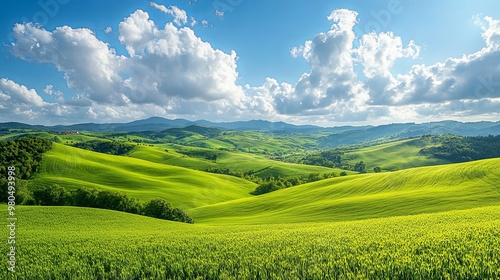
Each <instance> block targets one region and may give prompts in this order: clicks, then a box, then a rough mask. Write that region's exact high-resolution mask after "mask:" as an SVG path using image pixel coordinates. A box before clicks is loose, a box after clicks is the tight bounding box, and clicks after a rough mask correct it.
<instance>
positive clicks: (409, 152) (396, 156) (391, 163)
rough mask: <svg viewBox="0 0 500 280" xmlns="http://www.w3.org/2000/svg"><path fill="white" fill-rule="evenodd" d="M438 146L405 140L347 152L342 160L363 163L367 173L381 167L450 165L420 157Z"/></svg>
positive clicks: (400, 167) (416, 139)
mask: <svg viewBox="0 0 500 280" xmlns="http://www.w3.org/2000/svg"><path fill="white" fill-rule="evenodd" d="M432 145H436V144H435V143H433V142H432V140H431V139H425V138H420V137H419V138H414V139H405V140H400V141H395V142H390V143H385V144H380V145H375V146H371V147H367V148H361V149H356V150H353V151H350V152H346V153H345V155H344V156H343V157H342V158H345V159H348V160H347V162H348V163H350V164H351V165H354V164H356V162H359V161H363V162H364V163H365V164H366V171H367V172H373V168H374V167H376V166H379V167H381V168H382V170H390V171H394V170H401V169H407V168H412V167H420V166H431V165H440V164H446V163H449V162H447V161H445V160H441V159H437V158H432V157H428V156H423V155H419V154H418V152H419V151H420V150H421V149H422V148H425V147H429V146H432Z"/></svg>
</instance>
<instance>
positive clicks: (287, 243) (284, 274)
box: [0, 206, 500, 280]
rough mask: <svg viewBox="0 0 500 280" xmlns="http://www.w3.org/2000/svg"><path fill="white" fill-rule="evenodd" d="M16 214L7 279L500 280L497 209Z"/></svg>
mask: <svg viewBox="0 0 500 280" xmlns="http://www.w3.org/2000/svg"><path fill="white" fill-rule="evenodd" d="M0 209H1V210H2V212H5V210H6V206H1V207H0ZM16 214H17V217H18V219H19V220H18V224H17V229H16V230H17V232H16V261H17V264H16V271H17V272H16V273H15V274H12V273H10V274H9V272H8V271H7V269H6V266H7V265H6V258H7V256H6V255H7V253H8V250H9V249H8V247H7V246H5V245H4V246H2V249H1V250H0V251H1V252H2V263H3V264H4V269H2V270H1V271H0V278H1V279H30V280H38V279H82V280H85V279H499V278H500V258H499V257H498V256H499V255H500V207H483V208H477V209H471V210H465V211H451V212H444V213H437V214H423V215H416V216H404V217H391V218H383V219H372V220H363V221H351V222H337V223H302V224H282V225H276V224H274V225H255V226H252V225H245V226H205V225H196V224H195V225H187V224H180V223H173V222H168V221H162V220H157V219H152V218H148V217H142V216H136V215H131V214H126V213H119V212H114V211H108V210H98V209H89V208H87V209H85V208H75V207H34V206H30V207H19V208H18V209H17V212H16ZM0 233H1V234H2V236H7V235H8V228H7V227H5V226H3V227H2V228H1V230H0Z"/></svg>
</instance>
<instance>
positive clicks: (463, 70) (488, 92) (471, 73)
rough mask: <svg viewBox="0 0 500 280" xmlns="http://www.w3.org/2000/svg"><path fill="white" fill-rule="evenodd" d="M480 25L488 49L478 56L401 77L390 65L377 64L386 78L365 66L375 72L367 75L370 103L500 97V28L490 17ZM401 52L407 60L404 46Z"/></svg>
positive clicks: (450, 60) (422, 68) (418, 69)
mask: <svg viewBox="0 0 500 280" xmlns="http://www.w3.org/2000/svg"><path fill="white" fill-rule="evenodd" d="M476 22H479V24H481V26H482V29H483V33H482V36H483V38H484V40H485V44H486V47H485V48H483V49H481V50H479V51H478V52H476V53H473V54H469V55H464V56H463V57H461V58H448V59H447V60H446V61H445V62H439V63H436V64H434V65H429V66H427V65H414V66H413V67H412V68H411V69H410V70H409V72H408V73H406V74H402V75H398V76H397V77H393V76H392V74H391V73H390V72H389V71H386V70H387V69H389V68H390V67H389V68H384V67H383V66H384V65H387V64H384V63H375V65H377V64H378V65H380V67H381V69H383V70H384V71H383V72H382V73H385V74H382V75H379V74H378V73H377V72H376V70H375V68H374V67H371V68H366V64H365V71H366V70H367V69H373V71H368V73H365V75H366V76H367V77H368V80H367V81H366V82H365V85H366V87H367V89H368V91H369V93H370V98H371V99H370V103H371V104H382V105H393V106H404V105H412V104H424V103H444V102H449V101H459V100H481V99H484V98H497V97H500V66H499V65H500V48H499V40H498V38H499V34H500V24H499V21H497V20H493V19H491V18H489V17H485V18H484V21H478V20H476ZM380 35H381V34H379V37H380ZM366 36H367V35H365V37H366ZM365 37H363V38H365ZM363 42H364V40H362V43H363ZM362 47H363V46H362ZM412 48H413V46H412V43H410V45H409V46H408V47H407V48H406V54H408V55H411V54H412V53H415V52H414V51H412ZM360 49H361V48H360ZM397 49H398V53H399V56H400V57H404V54H405V50H404V49H402V48H401V47H400V46H398V47H397ZM362 58H363V61H364V62H365V63H367V62H369V61H370V59H369V57H368V59H366V56H365V55H364V56H362ZM389 66H392V65H391V64H389ZM372 73H373V74H372Z"/></svg>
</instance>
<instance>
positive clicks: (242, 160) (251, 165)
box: [129, 145, 355, 178]
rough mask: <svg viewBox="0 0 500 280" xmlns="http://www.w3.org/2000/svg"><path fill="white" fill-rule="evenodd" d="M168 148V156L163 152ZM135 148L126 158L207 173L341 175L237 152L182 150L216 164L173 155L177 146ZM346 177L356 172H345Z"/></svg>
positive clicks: (330, 170) (262, 176)
mask: <svg viewBox="0 0 500 280" xmlns="http://www.w3.org/2000/svg"><path fill="white" fill-rule="evenodd" d="M165 147H168V148H167V150H168V152H166V151H165ZM171 147H172V146H166V145H164V146H154V147H151V146H144V145H141V146H137V147H136V148H134V150H132V151H131V152H130V153H129V155H130V156H131V157H134V158H139V159H143V160H148V161H151V162H155V163H162V164H169V165H175V166H182V167H186V168H191V169H197V170H207V169H208V168H222V169H223V168H228V169H230V170H231V171H242V172H246V171H254V173H253V175H255V176H258V177H261V178H265V177H268V176H270V175H276V174H277V175H279V176H281V177H290V176H307V175H309V174H310V173H321V174H324V173H332V172H335V173H337V174H340V172H342V171H344V170H341V169H338V168H327V167H322V166H311V165H303V164H293V163H287V162H282V161H276V160H270V159H269V158H267V157H265V156H262V155H255V154H250V153H243V152H238V151H218V150H211V149H204V148H195V147H182V150H186V151H198V152H199V153H203V152H206V153H214V154H217V161H216V162H214V161H212V160H206V159H203V158H200V157H189V156H186V155H184V154H182V153H179V152H178V151H176V148H177V149H180V147H179V146H174V147H175V148H171ZM346 172H347V173H348V174H355V172H351V171H346Z"/></svg>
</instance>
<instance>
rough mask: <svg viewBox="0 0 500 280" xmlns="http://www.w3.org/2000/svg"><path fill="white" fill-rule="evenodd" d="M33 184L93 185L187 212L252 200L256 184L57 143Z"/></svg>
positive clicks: (70, 186) (44, 161) (47, 156)
mask: <svg viewBox="0 0 500 280" xmlns="http://www.w3.org/2000/svg"><path fill="white" fill-rule="evenodd" d="M31 184H32V185H51V184H59V185H60V186H63V187H68V188H76V187H80V186H84V187H97V188H100V189H104V190H112V191H119V192H124V193H126V194H128V195H129V196H131V197H136V198H139V199H141V200H149V199H151V198H154V197H163V198H165V199H166V200H168V201H169V202H171V203H172V204H173V205H174V206H176V207H182V208H192V207H198V206H202V205H208V204H212V203H216V202H222V201H228V200H234V199H237V198H242V197H248V196H251V195H250V194H249V193H250V192H251V191H252V190H254V189H255V188H256V184H254V183H252V182H249V181H246V180H243V179H239V178H236V177H232V176H226V175H219V174H211V173H206V172H200V171H195V170H191V169H187V168H182V167H176V166H169V165H165V164H159V163H154V162H150V161H145V160H141V159H136V158H131V157H124V156H113V155H107V154H101V153H96V152H91V151H86V150H82V149H77V148H74V147H69V146H65V145H61V144H54V145H53V149H52V150H51V151H49V152H47V153H46V154H44V156H43V160H42V164H41V168H40V172H39V174H37V176H36V178H35V179H34V180H32V181H31Z"/></svg>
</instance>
